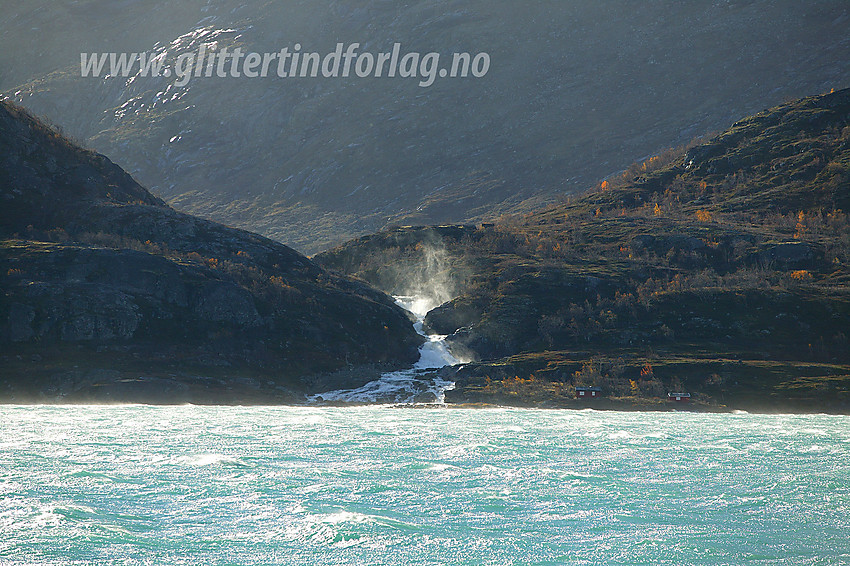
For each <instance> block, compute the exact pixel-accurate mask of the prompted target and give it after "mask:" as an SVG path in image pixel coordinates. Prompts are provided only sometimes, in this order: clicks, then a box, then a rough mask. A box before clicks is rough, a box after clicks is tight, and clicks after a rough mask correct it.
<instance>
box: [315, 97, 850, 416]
mask: <svg viewBox="0 0 850 566" xmlns="http://www.w3.org/2000/svg"><path fill="white" fill-rule="evenodd" d="M848 160H850V90H844V91H840V92H835V93H831V94H828V95H824V96H818V97H812V98H807V99H804V100H801V101H797V102H792V103H789V104H786V105H783V106H780V107H778V108H775V109H772V110H769V111H766V112H763V113H761V114H758V115H756V116H754V117H752V118H749V119H746V120H743V121H741V122H739V123H737V124H735V125H734V126H733V127H732V128H731V129H730V130H729V131H727V132H724V133H722V134H720V135H719V136H716V137H714V138H712V139H711V140H709V141H707V142H704V143H700V144H697V145H695V146H693V147H690V148H683V149H681V150H678V151H671V152H668V153H665V154H664V155H660V156H657V157H653V158H651V159H649V160H647V161H645V162H642V163H638V164H635V165H634V166H632V167H630V168H629V169H628V170H627V171H626V172H624V173H623V174H622V175H620V176H616V177H613V178H610V179H608V180H607V181H605V182H603V183H601V184H600V185H599V186H598V187H597V188H596V189H595V190H593V191H590V192H588V193H586V194H584V195H581V196H578V197H574V198H571V199H567V200H566V201H565V202H563V203H561V204H558V205H552V206H549V207H548V208H546V209H544V210H541V211H538V212H534V213H529V214H525V215H522V216H506V217H502V218H501V219H500V220H499V221H498V222H497V223H495V225H492V226H490V225H482V226H477V227H473V226H447V227H437V228H428V227H419V228H398V229H394V230H390V231H387V232H383V233H380V234H376V235H373V236H367V237H364V238H361V239H359V240H355V241H353V242H350V243H348V244H345V245H343V246H341V247H339V248H336V249H334V250H330V251H328V252H326V253H324V254H321V255H320V256H317V258H316V259H317V260H318V261H319V262H320V263H322V264H323V265H326V266H328V267H331V268H334V269H338V270H340V271H342V272H345V273H349V274H353V275H357V276H359V277H361V278H363V279H365V280H366V281H369V282H371V283H373V284H375V285H377V286H378V287H379V288H383V289H386V290H390V291H393V292H398V291H399V290H400V288H402V287H403V286H404V277H405V273H407V272H408V271H409V269H410V264H415V262H417V261H418V260H419V258H420V257H421V246H423V245H428V246H430V247H435V246H436V247H440V248H441V249H443V250H445V253H446V255H447V257H448V258H449V260H448V261H449V264H450V267H449V268H448V269H447V271H449V272H450V273H452V274H453V275H454V276H455V281H454V286H455V289H457V290H458V296H457V297H456V298H455V299H454V300H453V301H451V302H449V303H447V304H445V305H443V306H441V307H440V308H438V309H436V310H434V311H432V313H430V314H429V316H428V318H427V319H426V323H427V324H428V325H429V326H430V327H431V328H432V329H434V330H435V331H437V332H439V333H443V334H451V335H452V337H451V340H452V342H453V344H454V347H456V348H458V349H459V350H460V351H465V352H468V353H470V354H472V355H474V356H476V357H477V359H478V360H479V361H478V362H476V363H473V364H469V365H467V366H465V367H463V368H461V369H459V370H454V371H453V372H452V375H449V376H448V377H452V378H453V379H456V381H457V383H458V388H457V390H456V391H455V392H451V393H450V396H449V399H450V400H454V401H463V402H466V401H469V402H483V401H486V400H488V399H489V400H490V401H497V402H505V403H523V404H539V405H545V404H555V405H557V404H559V403H560V402H561V401H562V399H563V398H570V397H571V394H570V387H572V386H574V385H576V384H593V385H599V386H601V387H603V390H604V393H605V396H606V397H608V398H609V400H610V399H626V400H628V399H631V401H630V402H637V401H636V400H637V399H640V400H641V401H640V403H639V404H641V406H642V405H643V404H645V403H654V402H656V401H653V400H657V399H659V398H661V399H663V398H664V397H663V396H666V392H668V391H673V390H676V389H680V388H684V389H686V390H687V391H689V392H691V393H692V394H693V395H694V400H695V401H696V404H697V405H701V406H705V407H719V406H721V405H723V406H728V407H732V408H758V409H776V410H779V409H783V408H785V409H788V408H797V409H805V410H829V411H848V410H850V393H848V385H850V339H848V334H850V331H848V329H850V287H848V282H850V218H848V215H847V214H846V212H844V211H846V210H848V208H850V175H849V174H848V163H850V161H848ZM417 246H419V248H417ZM646 368H651V371H644V370H645V369H646ZM488 379H489V380H490V381H489V382H488V381H487V380H488ZM517 379H519V380H532V381H528V382H526V381H520V382H519V384H520V385H523V387H520V388H519V390H520V391H526V393H518V394H517V395H513V394H506V393H505V391H508V390H510V388H508V389H507V390H506V389H505V387H506V386H507V385H510V384H511V383H513V382H512V381H510V380H514V381H516V380H517ZM506 380H508V381H507V382H506ZM496 382H504V383H502V384H501V385H497V384H496ZM632 382H634V384H633V383H632ZM529 384H535V386H534V387H529V386H528V385H529ZM543 392H549V393H543ZM518 398H519V400H517V399H518ZM594 402H595V401H594Z"/></svg>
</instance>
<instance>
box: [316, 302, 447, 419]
mask: <svg viewBox="0 0 850 566" xmlns="http://www.w3.org/2000/svg"><path fill="white" fill-rule="evenodd" d="M395 299H396V302H397V303H398V304H399V305H400V306H401V307H402V308H404V309H407V310H408V311H410V312H411V313H413V315H414V316H415V317H416V322H415V323H414V324H413V328H414V329H415V330H416V332H417V333H418V334H419V335H421V336H423V337H425V339H426V342H425V343H424V344H422V346H420V347H419V360H418V361H417V362H416V363H415V364H414V365H413V367H412V368H410V369H406V370H400V371H393V372H388V373H385V374H383V375H381V376H380V377H379V378H378V379H376V380H375V381H371V382H369V383H367V384H366V385H364V386H363V387H359V388H357V389H341V390H338V391H329V392H325V393H319V394H317V395H313V396H311V397H310V398H309V401H311V402H313V403H323V402H334V403H443V402H444V401H445V393H446V391H448V390H449V389H452V388H453V387H454V383H453V382H451V381H447V380H445V379H441V378H440V377H438V376H437V375H435V373H434V370H437V369H440V368H443V367H446V366H453V365H457V364H459V363H462V361H461V360H459V359H458V358H456V357H455V356H454V355H452V353H451V352H450V351H449V348H448V346H447V345H446V337H445V336H440V335H436V334H431V335H428V334H425V332H424V331H423V324H424V320H425V315H427V314H428V312H429V311H430V310H431V309H433V308H434V307H436V306H438V305H437V304H435V302H434V301H433V300H431V299H429V298H427V297H415V296H401V297H396V298H395Z"/></svg>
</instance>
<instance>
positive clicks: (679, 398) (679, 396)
mask: <svg viewBox="0 0 850 566" xmlns="http://www.w3.org/2000/svg"><path fill="white" fill-rule="evenodd" d="M667 400H668V401H675V402H676V403H687V402H688V401H690V400H691V394H690V393H668V394H667Z"/></svg>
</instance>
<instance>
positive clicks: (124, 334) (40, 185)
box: [0, 102, 420, 402]
mask: <svg viewBox="0 0 850 566" xmlns="http://www.w3.org/2000/svg"><path fill="white" fill-rule="evenodd" d="M0 199H2V203H3V206H2V210H1V211H0V237H2V238H4V241H3V244H2V248H0V258H2V266H3V267H2V274H0V277H2V282H3V284H2V293H3V295H2V297H0V299H2V300H0V375H2V380H0V396H2V398H5V399H11V398H16V399H39V398H47V399H51V398H59V397H61V398H66V399H94V400H137V401H139V400H154V401H158V402H181V401H196V402H199V401H217V402H222V401H224V402H228V401H232V402H237V401H240V400H246V399H247V400H255V401H262V400H265V401H275V400H278V401H280V400H292V399H294V398H297V396H298V395H299V393H300V392H303V391H305V390H309V389H310V387H311V385H310V384H315V383H320V382H321V374H323V373H328V372H335V375H337V376H338V375H339V371H340V370H345V369H350V370H352V373H356V372H357V371H361V372H362V367H363V366H369V367H373V366H374V367H380V366H381V365H387V366H391V367H402V366H405V365H407V364H410V363H412V362H413V361H415V359H416V357H417V346H418V344H419V340H420V338H419V337H418V336H417V335H416V334H415V332H414V331H413V329H412V328H411V324H410V321H409V320H408V318H407V316H406V314H405V313H404V312H403V311H401V309H399V308H398V307H396V306H395V305H394V303H393V301H392V300H391V299H390V298H389V297H387V296H386V295H384V294H383V293H380V292H378V291H376V290H374V289H372V288H370V287H368V286H366V285H364V284H362V283H358V282H355V281H353V280H350V279H347V278H345V277H342V276H338V275H333V274H331V273H328V272H326V271H325V270H324V269H322V268H321V267H318V266H317V265H315V264H314V263H313V262H311V261H310V260H309V259H307V258H305V257H303V256H301V255H300V254H298V253H296V252H295V251H293V250H291V249H289V248H287V247H286V246H283V245H281V244H278V243H276V242H273V241H271V240H267V239H265V238H263V237H260V236H257V235H255V234H251V233H248V232H244V231H242V230H237V229H233V228H228V227H226V226H222V225H219V224H216V223H213V222H210V221H206V220H201V219H198V218H195V217H192V216H189V215H186V214H183V213H180V212H177V211H175V210H173V209H171V208H170V207H168V206H167V205H165V204H164V203H163V202H162V201H161V200H159V199H157V198H155V197H153V196H152V195H151V194H150V193H148V192H147V191H146V190H145V189H144V188H143V187H141V186H140V185H138V184H137V183H136V182H135V181H134V180H133V179H132V178H131V177H130V176H129V175H127V174H126V173H125V172H123V171H122V170H121V169H120V168H118V167H117V166H116V165H114V164H113V163H111V162H110V161H109V160H108V159H107V158H105V157H103V156H102V155H98V154H96V153H93V152H90V151H86V150H82V149H80V148H79V147H77V146H76V145H74V144H73V143H72V142H70V141H69V140H68V139H67V138H64V137H63V136H61V135H59V134H57V133H56V132H55V131H54V130H52V129H50V128H48V127H46V126H44V125H43V124H42V123H40V122H38V121H37V120H35V119H33V118H32V117H31V116H29V115H28V114H27V113H26V112H25V111H23V110H22V109H20V108H17V107H15V106H12V105H10V104H8V103H5V102H3V103H0ZM343 373H344V372H343ZM338 379H339V378H338V377H337V380H338ZM361 380H362V378H361ZM356 384H359V382H358V383H352V385H356ZM44 396H46V397H44Z"/></svg>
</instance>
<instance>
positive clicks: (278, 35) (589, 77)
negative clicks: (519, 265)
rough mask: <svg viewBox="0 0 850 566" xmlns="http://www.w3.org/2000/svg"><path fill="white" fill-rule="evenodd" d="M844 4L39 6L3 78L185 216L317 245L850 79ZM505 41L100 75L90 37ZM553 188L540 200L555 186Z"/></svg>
mask: <svg viewBox="0 0 850 566" xmlns="http://www.w3.org/2000/svg"><path fill="white" fill-rule="evenodd" d="M848 22H850V11H848V6H847V3H846V2H844V1H843V0H811V1H808V2H804V3H801V2H789V1H786V0H753V1H748V2H728V1H725V0H710V1H701V2H681V1H678V0H658V1H654V2H645V3H642V4H641V5H640V6H637V5H635V3H634V2H630V1H628V0H609V1H606V2H524V3H518V2H516V1H515V0H453V1H448V2H447V1H443V0H441V1H436V0H416V1H413V2H405V3H398V2H385V1H379V0H368V1H361V2H339V1H336V0H298V1H287V2H267V1H265V0H238V1H237V0H186V1H183V2H180V4H179V5H176V4H175V3H174V2H163V1H161V0H142V1H137V2H114V1H112V0H86V1H80V2H74V3H71V4H68V5H63V6H57V5H56V2H52V1H49V0H29V1H27V2H23V3H18V4H17V5H15V6H9V7H7V9H6V10H4V17H3V20H2V21H0V68H2V69H3V70H4V73H3V75H2V76H0V81H4V82H2V83H0V90H2V91H4V92H5V94H6V95H7V96H9V97H11V98H12V99H14V100H15V101H17V102H19V103H21V104H24V105H25V106H26V107H28V108H30V109H32V110H33V111H35V112H36V113H38V114H39V115H46V116H48V117H49V118H50V119H51V120H53V121H55V122H56V123H59V124H62V125H63V126H64V127H66V128H67V130H68V131H69V132H70V133H72V134H73V135H75V136H77V137H79V138H81V139H84V140H85V141H86V143H87V144H89V145H91V146H92V147H94V148H95V149H97V150H98V151H100V152H102V153H105V154H106V155H109V156H110V157H111V158H113V159H115V160H116V162H117V163H118V164H120V165H121V166H122V167H123V168H125V169H126V170H128V171H129V172H130V173H132V174H133V176H134V177H135V178H137V179H139V180H140V181H141V182H142V183H143V184H144V185H145V186H147V187H150V188H151V190H152V191H153V192H154V193H155V194H157V195H158V196H161V197H163V198H165V199H166V200H168V202H170V203H171V204H173V205H175V206H177V207H178V208H180V209H182V210H186V211H188V212H192V213H194V214H200V215H203V216H205V217H209V218H213V219H215V220H219V221H224V222H227V223H228V224H231V225H238V226H241V227H246V228H249V229H251V230H253V231H259V232H261V233H263V234H264V235H266V236H270V237H273V238H275V239H278V240H279V241H283V242H285V243H287V244H290V245H293V246H295V247H296V248H297V249H299V250H301V251H305V252H308V253H313V252H316V251H320V250H322V249H326V248H328V247H330V246H331V245H332V244H335V243H338V242H341V241H343V240H345V239H347V238H349V237H354V236H357V235H360V234H364V233H369V232H373V231H375V230H377V229H380V228H381V227H383V226H385V225H387V224H393V223H398V224H432V223H443V222H463V221H467V220H469V219H471V218H477V217H480V216H482V215H485V216H486V215H498V214H499V213H501V212H503V211H506V210H511V209H512V208H514V207H517V206H520V205H519V204H518V203H519V202H520V201H522V200H523V199H526V198H529V197H536V198H538V199H543V200H546V199H552V198H557V197H558V196H560V195H562V194H563V193H565V192H573V191H576V190H582V189H584V188H585V187H586V186H588V185H590V184H591V183H593V182H595V181H596V180H597V179H599V178H602V177H603V176H605V175H609V174H610V173H612V172H614V171H618V170H622V169H624V168H625V167H627V166H628V165H629V164H630V163H632V162H633V161H634V160H637V159H641V158H643V156H647V155H651V154H653V153H655V152H657V151H659V150H660V149H663V148H666V147H670V146H671V145H678V144H680V143H685V142H687V141H689V140H690V139H691V138H693V137H695V136H699V135H703V134H705V133H706V132H711V131H717V130H720V129H723V128H726V127H728V126H729V125H730V124H731V123H732V122H734V121H735V120H737V119H739V118H740V117H742V116H745V115H748V114H752V113H754V112H758V111H760V110H761V109H763V108H766V107H769V106H773V105H775V104H778V103H781V102H782V101H783V100H785V99H793V98H797V97H800V96H805V95H808V94H811V93H817V92H826V91H828V90H829V89H830V88H833V87H835V88H841V87H846V86H847V85H848V81H850V58H848V57H847V51H848V47H850V43H849V42H850V37H848V34H847V33H846V29H847V26H848ZM338 41H342V42H347V43H349V42H358V43H360V44H361V51H371V52H375V53H376V52H381V51H388V50H389V49H390V48H391V47H392V45H393V43H394V42H401V43H402V44H403V47H404V49H405V50H410V51H419V52H422V53H427V52H430V51H437V52H440V53H441V54H442V55H443V56H444V57H449V56H450V54H451V53H453V52H470V53H473V54H475V53H478V52H479V51H485V52H488V53H489V54H490V56H491V59H492V65H491V69H490V71H489V73H488V74H487V76H486V77H484V78H482V79H471V78H467V79H446V80H439V79H438V80H437V82H436V83H435V84H434V85H433V86H431V87H429V88H420V87H419V86H418V84H417V83H418V81H417V80H403V79H388V78H386V77H384V78H382V79H322V78H317V79H312V78H304V79H301V78H298V79H279V78H276V77H272V78H268V79H245V78H239V79H235V78H226V79H217V78H213V79H205V78H201V79H196V80H192V81H191V82H190V83H188V84H186V85H183V86H178V85H177V84H176V79H175V77H171V78H165V77H157V78H154V77H149V76H148V77H145V76H141V75H140V74H138V73H137V74H135V75H134V76H132V77H129V78H120V77H111V78H103V79H92V78H86V79H83V78H81V77H80V69H79V64H80V60H79V54H80V52H112V51H117V52H141V51H145V52H151V53H156V54H157V55H161V56H163V57H165V58H166V59H167V60H168V61H169V62H174V60H175V59H176V58H177V57H178V56H180V55H182V54H187V53H193V52H197V50H198V49H199V48H200V46H201V45H202V44H208V45H211V46H212V45H215V47H216V48H217V49H223V48H225V47H226V48H230V49H234V48H236V47H240V48H242V49H243V51H245V52H248V51H256V52H277V51H278V50H280V49H281V48H284V47H289V48H290V49H292V48H294V45H295V43H297V42H298V43H301V44H302V45H303V51H317V52H322V53H328V52H331V51H332V50H333V49H334V47H335V46H336V43H337V42H338ZM538 202H539V201H538Z"/></svg>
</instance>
